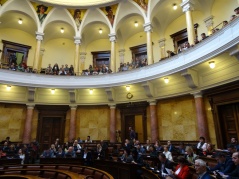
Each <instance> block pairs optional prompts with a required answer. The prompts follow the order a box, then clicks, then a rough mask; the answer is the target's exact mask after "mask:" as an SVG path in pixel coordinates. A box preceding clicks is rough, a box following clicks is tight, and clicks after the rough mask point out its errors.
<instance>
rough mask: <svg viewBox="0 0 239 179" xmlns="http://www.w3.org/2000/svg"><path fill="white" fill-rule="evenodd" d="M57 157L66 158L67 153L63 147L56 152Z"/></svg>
mask: <svg viewBox="0 0 239 179" xmlns="http://www.w3.org/2000/svg"><path fill="white" fill-rule="evenodd" d="M56 157H57V158H64V157H65V152H64V151H63V150H62V148H61V147H59V148H58V150H57V152H56Z"/></svg>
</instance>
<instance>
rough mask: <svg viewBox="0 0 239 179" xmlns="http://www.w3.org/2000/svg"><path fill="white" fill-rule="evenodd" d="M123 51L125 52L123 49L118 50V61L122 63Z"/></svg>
mask: <svg viewBox="0 0 239 179" xmlns="http://www.w3.org/2000/svg"><path fill="white" fill-rule="evenodd" d="M124 53H125V49H120V50H119V58H120V63H124Z"/></svg>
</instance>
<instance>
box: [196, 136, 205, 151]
mask: <svg viewBox="0 0 239 179" xmlns="http://www.w3.org/2000/svg"><path fill="white" fill-rule="evenodd" d="M206 150H207V143H206V142H205V138H204V137H200V138H199V142H198V144H197V154H198V155H203V152H204V151H206Z"/></svg>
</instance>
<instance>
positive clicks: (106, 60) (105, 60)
mask: <svg viewBox="0 0 239 179" xmlns="http://www.w3.org/2000/svg"><path fill="white" fill-rule="evenodd" d="M109 61H110V59H109V58H102V59H96V64H94V67H97V68H100V67H102V66H103V65H105V66H107V67H109Z"/></svg>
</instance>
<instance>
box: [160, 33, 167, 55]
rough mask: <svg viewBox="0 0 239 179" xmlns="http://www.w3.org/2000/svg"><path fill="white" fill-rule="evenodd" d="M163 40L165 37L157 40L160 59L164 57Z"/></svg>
mask: <svg viewBox="0 0 239 179" xmlns="http://www.w3.org/2000/svg"><path fill="white" fill-rule="evenodd" d="M165 41H166V39H165V38H163V39H160V40H159V48H160V56H161V59H162V58H165V57H166V55H165Z"/></svg>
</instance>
